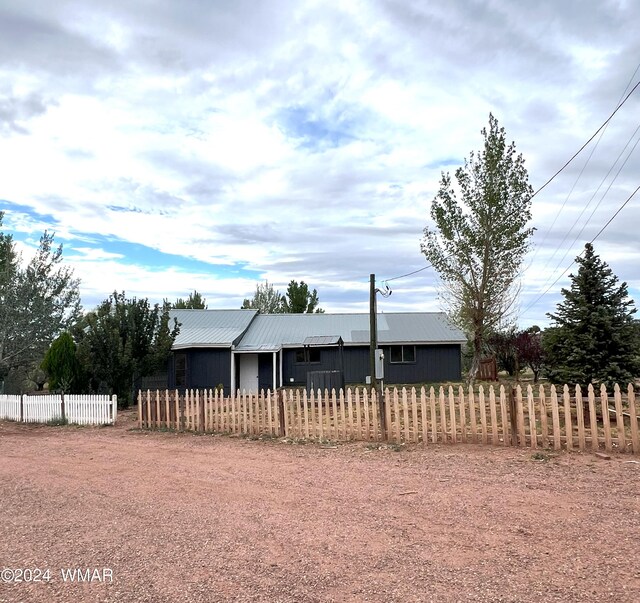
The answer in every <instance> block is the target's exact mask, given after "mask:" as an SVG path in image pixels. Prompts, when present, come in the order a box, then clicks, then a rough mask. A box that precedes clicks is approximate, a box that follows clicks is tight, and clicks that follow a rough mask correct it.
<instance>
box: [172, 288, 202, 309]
mask: <svg viewBox="0 0 640 603" xmlns="http://www.w3.org/2000/svg"><path fill="white" fill-rule="evenodd" d="M173 307H174V308H175V309H176V310H206V309H207V300H206V299H205V298H204V297H202V295H201V294H200V293H198V292H197V291H195V290H194V291H193V293H189V297H188V298H187V299H182V298H181V297H179V298H178V299H176V301H175V302H174V303H173Z"/></svg>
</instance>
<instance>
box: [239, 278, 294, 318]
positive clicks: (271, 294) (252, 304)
mask: <svg viewBox="0 0 640 603" xmlns="http://www.w3.org/2000/svg"><path fill="white" fill-rule="evenodd" d="M283 301H284V297H283V295H282V294H281V293H280V291H278V290H277V289H274V288H273V285H271V284H269V281H265V282H264V284H262V283H258V284H257V285H256V292H255V293H254V294H253V297H252V298H251V299H245V300H244V301H243V302H242V306H241V307H242V309H247V308H248V309H252V310H258V311H259V312H260V314H282V313H283V312H284V309H283Z"/></svg>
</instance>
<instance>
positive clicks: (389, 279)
mask: <svg viewBox="0 0 640 603" xmlns="http://www.w3.org/2000/svg"><path fill="white" fill-rule="evenodd" d="M427 268H432V265H431V264H429V265H428V266H425V267H424V268H420V269H419V270H414V271H413V272H407V274H401V275H400V276H394V277H393V278H383V279H382V282H383V283H389V282H391V281H397V280H398V279H399V278H405V277H407V276H412V275H414V274H418V272H422V271H423V270H426V269H427Z"/></svg>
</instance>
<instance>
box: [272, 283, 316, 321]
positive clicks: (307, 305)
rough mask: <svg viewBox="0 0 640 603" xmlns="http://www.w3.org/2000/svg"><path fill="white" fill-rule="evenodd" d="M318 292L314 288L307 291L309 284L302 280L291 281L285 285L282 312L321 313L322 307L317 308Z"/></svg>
mask: <svg viewBox="0 0 640 603" xmlns="http://www.w3.org/2000/svg"><path fill="white" fill-rule="evenodd" d="M318 303H320V300H319V299H318V292H317V291H316V290H315V289H314V290H313V291H309V286H308V285H307V284H306V283H305V282H304V281H300V283H298V282H297V281H293V280H292V281H291V282H290V283H289V286H288V287H287V292H286V294H285V297H284V299H283V302H282V304H283V309H284V312H286V313H289V314H303V313H307V314H311V313H313V312H315V313H317V314H321V313H323V312H324V310H322V308H318Z"/></svg>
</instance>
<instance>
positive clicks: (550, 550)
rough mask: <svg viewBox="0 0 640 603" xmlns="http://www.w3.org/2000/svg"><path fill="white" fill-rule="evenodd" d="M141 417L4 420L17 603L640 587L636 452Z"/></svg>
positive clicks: (485, 596)
mask: <svg viewBox="0 0 640 603" xmlns="http://www.w3.org/2000/svg"><path fill="white" fill-rule="evenodd" d="M133 427H135V423H134V417H133V415H131V414H127V415H122V416H121V417H120V418H119V425H117V426H116V427H105V428H79V427H73V426H64V427H48V426H33V425H19V424H15V423H8V422H4V423H1V422H0V571H1V572H2V573H1V575H0V577H1V578H2V581H1V582H0V602H2V603H5V602H12V603H13V602H15V601H20V602H25V603H27V602H28V603H31V602H39V601H43V602H54V601H74V602H75V601H81V602H84V601H87V602H103V601H118V602H121V601H122V602H129V601H149V602H153V603H164V602H167V603H175V602H183V601H184V602H187V601H189V602H192V601H193V602H199V601H268V602H293V601H297V602H331V601H378V602H385V603H387V602H395V601H398V602H399V601H402V602H407V601H421V602H422V601H425V602H427V601H438V602H449V601H451V602H464V601H491V602H498V601H502V602H513V603H526V602H529V601H536V602H538V601H539V602H545V603H548V602H554V601H567V602H569V601H571V602H589V601H598V602H607V601H616V602H619V603H622V602H628V603H637V602H638V601H640V463H638V460H640V459H638V457H635V458H634V457H631V456H628V455H626V456H625V455H614V456H613V457H612V459H611V460H601V459H597V458H596V457H594V456H593V455H592V454H578V453H574V454H560V455H555V456H554V455H549V456H547V457H546V458H543V459H541V460H536V459H534V458H533V454H532V451H530V450H518V449H503V448H490V447H479V446H472V445H458V446H446V445H439V446H429V447H426V448H422V447H419V448H414V449H411V450H401V451H395V450H393V449H374V448H373V447H372V446H371V445H369V446H368V445H366V444H364V443H357V444H349V445H341V446H338V447H335V448H334V447H329V446H325V447H321V446H319V445H317V444H306V445H303V444H293V443H286V442H281V441H278V440H274V441H252V440H248V439H243V438H231V437H227V436H212V435H193V434H175V433H168V432H165V433H150V432H140V431H137V430H133V429H132V428H133ZM78 568H82V569H83V570H85V569H89V570H90V577H91V581H90V582H83V583H80V584H79V583H77V582H74V583H71V582H69V579H70V578H69V576H70V574H69V573H66V574H65V575H64V576H63V574H62V572H63V571H65V572H66V571H67V570H71V569H78ZM17 570H23V571H22V572H19V571H17ZM25 570H31V573H29V572H28V571H25ZM46 570H49V573H48V574H46V573H45V572H46ZM94 570H97V571H94ZM38 571H39V573H38ZM83 575H84V576H85V578H86V577H87V575H86V574H84V573H83ZM65 576H66V578H67V581H66V582H65V580H64V577H65ZM21 577H22V579H23V581H22V582H17V583H16V580H17V579H19V578H21ZM36 578H39V581H34V580H35V579H36ZM76 579H77V575H76Z"/></svg>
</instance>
